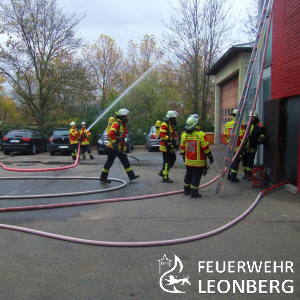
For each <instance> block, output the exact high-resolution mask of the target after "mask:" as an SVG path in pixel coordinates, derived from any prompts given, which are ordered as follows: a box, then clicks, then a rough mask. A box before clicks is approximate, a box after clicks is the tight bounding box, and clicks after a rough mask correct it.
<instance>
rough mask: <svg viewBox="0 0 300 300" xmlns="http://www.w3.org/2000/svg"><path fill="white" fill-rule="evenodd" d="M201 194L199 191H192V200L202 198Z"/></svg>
mask: <svg viewBox="0 0 300 300" xmlns="http://www.w3.org/2000/svg"><path fill="white" fill-rule="evenodd" d="M200 197H201V194H200V193H199V192H198V189H191V198H200Z"/></svg>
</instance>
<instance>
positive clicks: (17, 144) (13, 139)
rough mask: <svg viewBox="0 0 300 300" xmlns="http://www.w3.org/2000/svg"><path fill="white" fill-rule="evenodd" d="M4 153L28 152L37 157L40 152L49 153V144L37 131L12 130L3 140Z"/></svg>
mask: <svg viewBox="0 0 300 300" xmlns="http://www.w3.org/2000/svg"><path fill="white" fill-rule="evenodd" d="M2 147H3V153H4V154H6V155H9V154H10V153H11V152H15V151H17V152H28V153H30V154H31V155H35V154H36V153H37V152H38V151H45V152H46V151H48V147H49V143H48V141H47V139H46V137H45V136H43V135H41V134H40V133H39V132H38V131H36V130H30V129H28V130H27V129H24V130H10V131H9V132H8V133H7V134H6V135H5V137H4V138H3V145H2Z"/></svg>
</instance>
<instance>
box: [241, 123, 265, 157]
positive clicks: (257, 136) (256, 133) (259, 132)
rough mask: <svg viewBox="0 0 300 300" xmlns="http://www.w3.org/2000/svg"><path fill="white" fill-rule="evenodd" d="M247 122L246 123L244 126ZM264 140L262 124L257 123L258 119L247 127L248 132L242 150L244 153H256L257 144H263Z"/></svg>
mask: <svg viewBox="0 0 300 300" xmlns="http://www.w3.org/2000/svg"><path fill="white" fill-rule="evenodd" d="M247 126H248V123H247V124H246V128H247ZM264 141H265V136H264V126H263V124H261V123H259V120H257V121H256V122H254V123H252V124H251V128H250V129H249V133H248V136H247V140H246V143H245V144H246V145H245V146H244V151H245V152H246V153H249V152H251V153H256V150H257V146H258V145H260V144H263V143H264Z"/></svg>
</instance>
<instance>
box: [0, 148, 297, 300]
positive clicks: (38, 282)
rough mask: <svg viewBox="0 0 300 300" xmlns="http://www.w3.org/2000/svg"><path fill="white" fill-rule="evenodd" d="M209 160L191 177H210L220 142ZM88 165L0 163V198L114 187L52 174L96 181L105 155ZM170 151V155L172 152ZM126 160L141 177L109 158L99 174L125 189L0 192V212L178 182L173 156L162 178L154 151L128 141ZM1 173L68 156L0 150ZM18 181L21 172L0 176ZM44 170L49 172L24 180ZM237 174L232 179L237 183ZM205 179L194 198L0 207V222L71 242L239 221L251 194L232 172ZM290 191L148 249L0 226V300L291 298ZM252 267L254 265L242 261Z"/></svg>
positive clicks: (162, 234) (173, 187)
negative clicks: (225, 177) (222, 178)
mask: <svg viewBox="0 0 300 300" xmlns="http://www.w3.org/2000/svg"><path fill="white" fill-rule="evenodd" d="M211 149H212V153H213V155H214V160H215V161H214V163H213V164H212V165H210V167H211V168H210V169H209V172H208V174H207V175H206V176H205V177H204V178H202V180H201V184H203V183H206V182H208V181H210V180H211V179H213V178H215V177H216V176H217V175H218V174H219V170H220V166H221V163H222V160H223V156H224V152H225V147H224V146H223V145H211ZM93 152H94V156H95V159H94V160H89V159H87V160H85V161H80V162H79V164H78V166H76V167H75V168H71V169H68V170H62V171H46V172H32V173H26V172H14V171H5V170H3V168H1V167H0V178H1V180H0V196H12V195H45V194H59V193H66V192H69V193H70V192H82V191H90V190H97V189H102V188H106V187H112V186H118V185H119V183H115V182H113V183H111V184H103V183H100V182H99V181H98V180H79V179H76V178H70V180H62V179H60V177H62V176H68V177H76V176H85V177H99V176H100V172H101V170H102V168H103V165H104V163H105V160H106V156H105V155H98V154H97V152H96V151H95V150H94V151H93ZM177 154H179V153H177ZM130 155H132V156H134V157H136V158H138V159H140V161H136V160H134V159H132V158H129V160H130V162H131V166H132V168H133V170H134V171H135V173H136V174H138V175H140V176H141V177H140V178H139V179H137V180H135V181H133V182H129V180H128V177H127V175H126V173H125V170H124V169H123V166H122V165H121V164H120V162H119V161H118V159H116V161H115V164H114V165H113V167H112V168H111V171H110V173H109V177H112V178H120V179H123V180H125V181H126V182H127V185H126V186H125V187H124V188H122V189H118V190H115V191H111V192H103V193H97V194H92V195H81V196H71V197H57V198H41V199H18V200H11V199H5V198H4V199H1V200H0V208H3V207H16V206H27V205H40V204H57V203H65V202H81V201H87V200H101V199H108V198H109V199H110V198H119V197H121V198H123V197H131V196H138V195H151V194H156V193H162V192H169V191H179V190H182V189H183V178H184V175H185V165H184V163H183V161H182V158H181V156H179V155H177V161H176V163H175V166H174V168H172V170H171V171H170V178H171V179H172V180H174V183H172V184H166V183H162V178H161V177H159V176H158V172H159V171H160V169H161V167H162V155H161V153H159V152H158V151H157V152H148V151H147V150H146V149H145V148H144V147H140V148H137V147H136V148H135V150H134V151H132V153H130ZM0 163H3V164H4V165H5V166H7V167H10V168H20V169H41V168H54V167H60V166H66V165H69V164H71V163H72V160H71V157H70V156H68V155H55V156H50V155H49V153H38V154H37V155H35V156H30V155H26V154H16V155H8V156H5V155H4V154H3V152H0ZM15 176H18V177H19V176H20V177H22V178H21V179H9V178H8V179H4V177H5V178H6V177H15ZM29 176H53V177H55V178H57V179H55V180H54V179H43V178H37V179H26V178H27V177H29ZM241 176H242V172H241V171H240V172H239V174H238V178H241ZM216 184H217V183H216V182H215V183H213V184H211V185H209V186H207V187H205V188H203V189H201V190H200V192H201V194H202V197H201V198H199V199H191V198H189V196H184V195H183V194H182V193H180V194H176V195H172V196H163V197H159V198H152V199H145V200H134V201H126V202H116V203H104V204H95V205H86V206H75V207H69V208H59V209H45V210H32V211H20V212H5V213H3V212H2V213H0V217H1V221H0V223H1V224H10V225H16V226H21V227H26V228H31V229H36V230H41V231H45V232H50V233H55V234H60V235H64V236H70V237H77V238H81V239H90V240H99V241H113V242H141V241H162V240H173V239H180V238H183V237H190V236H195V235H200V234H203V233H206V232H209V231H212V230H215V229H217V228H220V227H222V226H224V225H226V224H227V223H229V222H231V221H232V220H234V219H236V218H237V217H239V216H240V215H241V214H243V212H245V211H246V210H247V209H248V208H249V207H250V206H251V205H252V203H253V202H254V201H255V199H256V198H257V196H258V194H259V192H261V191H262V189H258V188H252V187H251V182H247V181H245V180H242V179H241V182H240V183H238V184H231V183H229V182H226V185H225V190H224V195H223V197H220V196H219V194H217V193H216V192H215V190H216ZM299 200H300V198H299V196H298V195H294V194H292V193H290V192H288V191H286V190H285V189H283V188H277V189H276V190H274V191H272V192H270V193H268V194H266V196H264V197H263V198H262V199H261V200H260V202H259V203H258V205H257V206H256V207H255V208H254V209H253V210H252V212H251V213H250V214H249V215H247V216H246V217H245V218H244V219H242V220H241V221H240V222H238V223H237V224H235V225H234V226H232V227H230V228H229V229H227V230H225V231H223V232H221V233H219V234H216V235H213V236H211V237H208V238H204V239H200V240H197V241H193V242H188V243H182V244H175V245H166V246H157V247H131V248H128V247H119V248H118V247H100V246H91V245H82V244H76V243H72V242H66V241H60V240H55V239H51V238H46V237H41V236H36V235H31V234H27V233H22V232H18V231H11V230H6V229H0V258H1V259H0V270H1V272H0V283H1V285H0V299H1V300H10V299H28V300H29V299H30V300H33V299H34V300H35V299H55V300H57V299H233V300H234V299H272V300H273V299H275V300H276V299H280V300H281V299H300V277H299V270H300V258H299V249H300V238H299V233H300V222H299V221H300V201H299ZM253 266H254V267H253Z"/></svg>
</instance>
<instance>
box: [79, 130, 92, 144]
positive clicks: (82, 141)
mask: <svg viewBox="0 0 300 300" xmlns="http://www.w3.org/2000/svg"><path fill="white" fill-rule="evenodd" d="M78 132H79V135H81V136H82V139H81V143H80V144H81V145H88V144H89V143H90V137H91V136H92V134H91V132H90V131H89V130H86V128H81V129H80V130H79V131H78ZM84 133H85V135H86V137H85V136H84V135H83V134H84Z"/></svg>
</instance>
